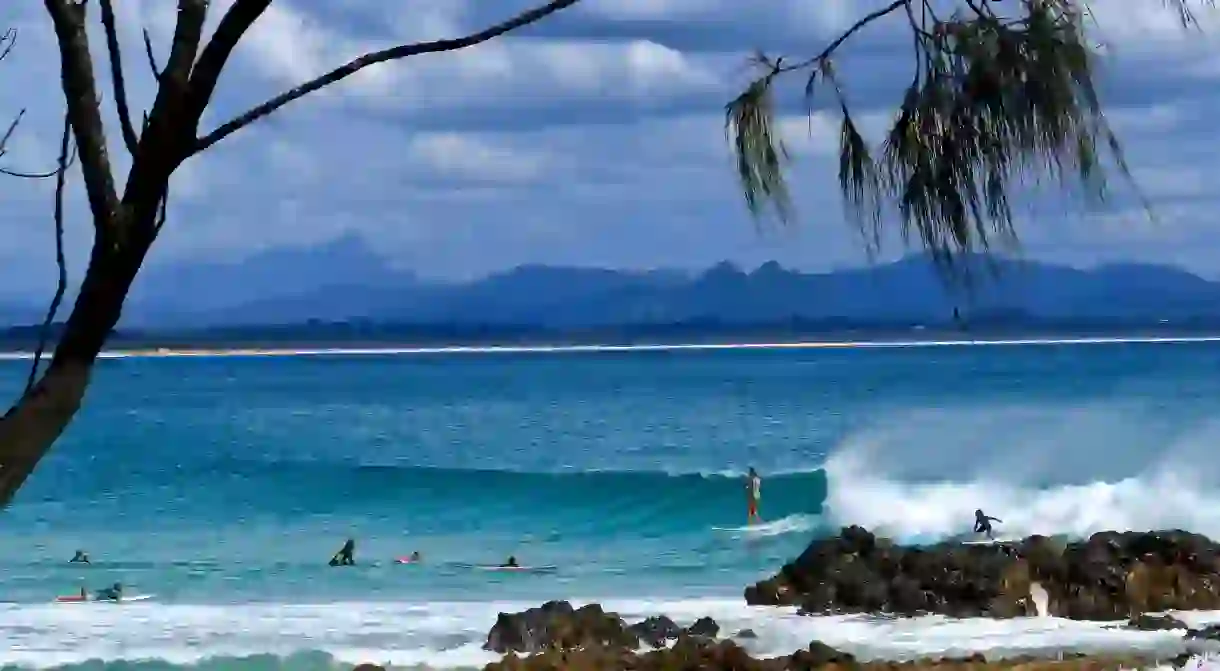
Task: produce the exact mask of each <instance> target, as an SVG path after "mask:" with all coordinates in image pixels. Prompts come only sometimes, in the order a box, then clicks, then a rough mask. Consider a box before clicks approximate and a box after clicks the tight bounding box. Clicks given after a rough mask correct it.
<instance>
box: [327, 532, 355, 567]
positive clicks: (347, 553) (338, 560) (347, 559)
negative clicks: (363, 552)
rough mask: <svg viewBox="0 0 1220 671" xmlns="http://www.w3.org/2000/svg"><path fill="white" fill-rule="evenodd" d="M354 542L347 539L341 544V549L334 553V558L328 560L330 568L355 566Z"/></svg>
mask: <svg viewBox="0 0 1220 671" xmlns="http://www.w3.org/2000/svg"><path fill="white" fill-rule="evenodd" d="M355 554H356V541H355V540H354V539H351V538H349V539H347V540H346V541H345V542H344V543H343V547H341V548H339V551H338V552H336V553H335V556H333V557H331V558H330V565H331V566H355V565H356V558H355Z"/></svg>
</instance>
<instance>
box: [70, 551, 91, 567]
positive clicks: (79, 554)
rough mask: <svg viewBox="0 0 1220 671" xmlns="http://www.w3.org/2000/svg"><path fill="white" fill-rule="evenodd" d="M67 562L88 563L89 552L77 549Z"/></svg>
mask: <svg viewBox="0 0 1220 671" xmlns="http://www.w3.org/2000/svg"><path fill="white" fill-rule="evenodd" d="M68 563H69V564H88V563H89V553H87V552H85V551H84V550H77V551H76V554H74V555H72V558H71V559H69V560H68Z"/></svg>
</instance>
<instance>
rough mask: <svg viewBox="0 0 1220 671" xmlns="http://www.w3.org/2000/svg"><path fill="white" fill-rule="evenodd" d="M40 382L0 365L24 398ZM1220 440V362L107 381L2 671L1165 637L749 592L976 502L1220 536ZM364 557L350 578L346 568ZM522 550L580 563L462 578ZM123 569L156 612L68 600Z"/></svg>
mask: <svg viewBox="0 0 1220 671" xmlns="http://www.w3.org/2000/svg"><path fill="white" fill-rule="evenodd" d="M27 365H28V363H27V362H24V361H4V362H0V390H2V391H5V392H7V393H10V394H13V395H15V394H16V392H17V391H18V390H19V388H20V385H21V383H22V382H23V380H24V375H25V370H26V366H27ZM1217 420H1220V344H1213V343H1112V344H1099V345H1068V344H1040V345H1011V346H951V347H893V348H868V349H859V348H856V349H805V350H793V349H771V350H766V349H763V350H721V351H650V352H580V353H571V352H568V353H564V352H550V353H449V354H435V353H434V354H410V355H406V354H395V355H390V354H387V355H364V356H341V355H334V356H310V357H277V358H260V357H202V358H139V357H132V358H120V359H110V360H105V361H103V362H101V364H100V366H99V370H98V372H97V375H96V379H95V383H94V386H93V388H92V389H91V391H90V394H89V397H88V399H87V403H86V407H85V408H84V410H83V411H82V412H81V414H80V416H79V417H78V419H77V421H76V422H75V423H74V424H73V426H72V427H71V429H70V430H69V432H68V434H67V435H66V436H65V437H64V439H63V440H62V441H61V442H60V444H58V445H57V446H56V448H55V450H54V452H53V453H52V455H51V456H50V457H48V459H47V460H46V461H45V462H44V463H43V465H42V466H41V467H40V468H39V470H38V471H37V473H36V474H35V476H34V477H33V478H32V480H31V481H30V483H29V484H28V486H27V487H26V488H25V489H24V490H23V491H22V492H21V494H20V495H19V498H18V500H17V501H16V502H15V504H14V505H13V506H12V507H11V508H10V509H8V510H6V511H4V512H3V513H0V523H2V524H3V525H4V531H5V533H4V535H3V537H2V539H0V600H3V601H4V602H6V603H4V604H0V636H3V639H2V640H3V641H4V642H5V643H7V644H8V646H7V647H8V650H7V651H0V664H5V663H6V664H9V665H16V666H23V667H54V666H63V665H70V666H72V665H75V666H73V668H77V667H79V668H98V665H101V664H103V663H109V664H115V665H129V664H133V663H137V662H139V660H145V661H144V662H142V666H141V667H140V668H147V669H159V668H165V666H166V665H175V664H176V665H182V664H192V665H202V666H204V667H206V668H217V669H219V668H249V669H269V668H293V669H309V668H332V667H335V665H341V664H342V663H350V662H357V661H375V662H387V661H388V662H393V663H395V664H397V665H401V666H410V665H426V666H430V667H455V666H477V665H479V664H481V663H482V662H484V661H486V660H487V659H490V657H489V656H487V655H486V654H484V653H482V652H481V651H480V650H479V646H480V645H481V643H482V640H483V637H484V636H485V633H486V631H487V629H488V627H490V625H491V624H492V623H493V622H494V620H495V614H496V612H498V611H499V610H506V609H510V608H519V607H525V606H530V605H536V604H537V603H540V602H542V601H544V600H547V599H552V598H567V599H572V600H576V601H591V600H597V601H602V602H605V603H607V604H609V605H610V606H612V607H614V608H617V609H619V610H620V611H621V612H623V613H624V614H625V615H629V616H643V615H646V614H652V613H657V612H664V613H667V614H670V615H671V616H674V617H675V618H676V619H679V620H681V619H682V618H686V619H691V620H693V619H694V618H695V617H697V616H700V615H712V616H714V617H716V618H717V619H719V620H721V622H722V623H724V624H725V625H726V628H733V627H743V626H750V627H752V628H755V629H756V630H757V631H758V632H759V634H760V637H759V640H758V642H756V643H752V644H751V645H753V646H756V648H757V649H758V651H760V652H767V651H770V652H776V653H779V652H790V651H791V650H792V649H795V648H796V647H801V646H803V645H805V644H806V643H807V642H808V641H809V640H810V638H813V637H818V638H821V639H823V640H825V641H826V642H828V643H831V644H832V645H840V646H843V647H847V648H853V646H854V648H853V649H856V650H857V651H861V652H863V653H865V654H875V655H880V656H909V655H914V654H919V653H925V652H946V651H950V652H951V651H953V650H957V649H979V648H988V649H1022V650H1027V649H1035V648H1039V647H1040V646H1041V647H1047V646H1049V647H1060V646H1064V645H1072V646H1077V647H1083V648H1088V646H1094V647H1113V646H1119V645H1126V646H1131V645H1140V646H1147V645H1160V644H1167V641H1168V639H1166V638H1165V637H1164V633H1147V632H1142V633H1131V632H1115V631H1113V630H1108V629H1102V628H1100V627H1096V626H1091V625H1089V624H1088V623H1062V622H1059V621H1054V620H1049V619H1045V618H1044V619H1042V620H1041V621H1037V620H1036V621H1033V622H1028V621H1027V622H1021V623H1015V624H1014V623H979V622H973V623H972V622H968V621H941V620H936V619H930V620H926V621H925V620H917V621H874V620H870V619H867V618H863V619H859V618H857V619H853V618H799V617H796V616H794V615H792V614H791V613H787V612H780V611H776V610H759V609H750V608H747V607H745V606H744V604H743V603H742V598H741V593H742V589H743V588H744V586H745V585H747V584H749V583H751V582H753V581H755V580H758V579H759V578H761V577H764V576H766V575H769V574H770V573H773V572H774V571H775V570H776V569H777V568H778V567H779V566H780V565H781V564H782V563H783V562H784V561H785V560H787V559H789V558H791V557H793V556H794V555H795V554H797V553H799V552H800V550H801V549H802V548H803V547H804V545H805V543H807V542H808V541H809V539H810V538H811V537H813V536H814V535H816V534H819V533H827V532H832V531H833V530H835V529H837V528H838V527H839V526H841V525H844V524H852V523H860V524H864V525H866V526H869V527H871V528H875V529H878V530H881V531H883V532H885V533H888V534H890V535H892V536H894V537H896V538H900V539H902V540H906V541H912V542H919V541H932V540H937V539H941V538H946V537H949V536H952V535H955V534H958V533H960V532H962V531H964V530H967V529H968V525H969V523H970V521H971V519H972V511H973V510H974V509H975V508H977V507H981V508H983V509H984V510H986V511H987V512H988V513H989V514H993V515H995V516H997V517H1000V518H1002V519H1003V520H1004V524H1003V525H1001V527H1000V529H1001V532H1002V533H1005V534H1012V535H1024V534H1028V533H1044V534H1069V535H1083V534H1087V533H1090V532H1092V531H1096V530H1101V529H1112V528H1119V529H1147V528H1163V527H1182V528H1187V529H1191V530H1195V531H1200V532H1204V533H1208V534H1211V535H1214V536H1220V505H1217V504H1220V494H1217V491H1216V488H1215V485H1216V484H1217V483H1220V465H1218V463H1217V461H1216V459H1215V458H1214V454H1215V449H1216V445H1217V440H1218V439H1220V423H1217ZM749 466H754V467H756V468H758V470H759V471H760V473H761V474H762V476H763V478H764V484H763V490H762V491H763V496H762V506H761V508H762V510H761V512H762V514H763V516H764V518H765V519H766V523H765V524H763V525H761V526H759V527H756V528H753V529H746V528H745V527H744V525H745V490H744V482H743V480H742V476H743V474H744V472H745V470H746V469H747V468H748V467H749ZM347 537H352V538H354V539H356V543H357V546H356V549H357V553H356V558H357V562H358V565H357V566H356V567H350V568H330V567H328V566H327V565H326V562H327V559H329V557H330V556H331V554H332V553H333V552H334V551H335V550H336V549H338V547H339V545H340V544H341V543H342V542H343V540H344V539H345V538H347ZM77 549H84V550H87V551H88V552H89V553H90V554H91V556H92V557H93V560H94V564H92V565H90V566H81V565H73V564H68V563H67V560H68V558H70V557H71V555H72V553H73V552H74V551H75V550H77ZM416 550H418V551H420V552H422V553H423V555H424V559H425V561H424V562H423V563H422V564H420V565H417V566H404V565H397V564H395V563H394V562H393V559H394V558H395V557H397V556H401V555H406V554H409V553H410V552H412V551H416ZM510 554H511V555H515V556H516V557H517V558H518V560H519V561H520V562H521V563H522V564H525V565H554V566H556V567H557V568H556V569H555V570H554V571H551V572H545V573H513V574H507V573H496V572H488V571H480V570H475V569H472V568H471V565H478V564H494V563H498V562H500V561H502V560H503V559H504V558H505V557H507V556H508V555H510ZM116 580H117V581H122V582H123V583H124V585H125V586H126V588H127V590H128V591H129V592H130V593H141V594H151V595H153V598H152V599H150V600H148V601H145V602H141V603H132V604H125V605H119V606H110V605H104V604H75V605H69V604H52V603H50V602H51V600H52V599H53V598H54V597H55V596H56V595H58V594H67V593H72V592H74V591H77V590H79V588H80V587H81V586H82V585H85V586H88V587H89V588H97V587H101V586H103V585H105V584H108V583H111V582H114V581H116ZM996 627H1000V628H1001V629H996ZM1003 627H1009V628H1010V629H1003ZM1013 627H1016V628H1015V629H1012V628H1013ZM89 660H95V661H94V662H89ZM81 664H85V666H80V665H81Z"/></svg>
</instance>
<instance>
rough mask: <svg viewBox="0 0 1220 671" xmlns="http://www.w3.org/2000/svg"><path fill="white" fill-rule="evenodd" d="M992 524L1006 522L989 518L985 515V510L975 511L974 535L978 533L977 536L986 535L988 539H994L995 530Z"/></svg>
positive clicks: (996, 518)
mask: <svg viewBox="0 0 1220 671" xmlns="http://www.w3.org/2000/svg"><path fill="white" fill-rule="evenodd" d="M992 522H999V523H1000V524H1003V523H1004V520H1002V519H1000V518H998V517H988V516H987V515H986V514H984V513H983V510H982V509H981V508H980V509H979V510H976V511H974V533H976V534H984V533H985V534H987V538H988V539H994V538H995V536H994V535H993V530H992V528H991V523H992Z"/></svg>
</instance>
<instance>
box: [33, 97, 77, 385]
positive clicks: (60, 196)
mask: <svg viewBox="0 0 1220 671" xmlns="http://www.w3.org/2000/svg"><path fill="white" fill-rule="evenodd" d="M71 132H72V125H71V121H70V115H69V114H68V113H65V114H64V133H63V139H62V140H60V143H59V170H57V171H56V172H57V174H56V176H55V215H54V216H55V265H56V267H57V268H58V269H59V277H58V279H57V280H56V283H55V296H54V297H53V298H52V299H51V305H50V307H49V308H47V315H46V317H45V318H44V319H43V320H42V328H40V329H39V331H38V347H37V348H36V349H35V350H34V361H33V363H32V364H30V375H29V378H27V379H26V382H25V392H24V394H29V393H30V391H32V390H33V389H34V383H35V382H36V381H37V380H38V367H39V365H40V364H41V363H42V355H43V352H45V351H46V347H47V340H49V339H50V337H51V326H52V325H53V324H54V323H55V315H56V313H58V312H59V305H60V303H62V302H63V300H64V293H65V292H66V291H67V289H68V266H67V261H66V259H65V258H64V185H65V184H66V183H67V181H68V178H67V174H68V163H69V157H68V139H69V136H70V135H71ZM24 394H23V395H24Z"/></svg>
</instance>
